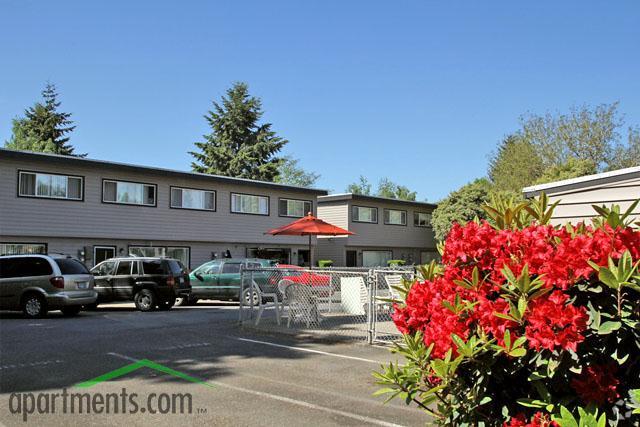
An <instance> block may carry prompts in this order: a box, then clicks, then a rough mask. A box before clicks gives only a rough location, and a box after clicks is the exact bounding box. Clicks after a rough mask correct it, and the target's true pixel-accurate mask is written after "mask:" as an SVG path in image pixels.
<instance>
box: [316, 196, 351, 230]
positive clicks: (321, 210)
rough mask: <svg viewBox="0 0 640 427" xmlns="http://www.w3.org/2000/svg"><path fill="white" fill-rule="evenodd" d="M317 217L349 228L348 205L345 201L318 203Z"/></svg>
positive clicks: (346, 228)
mask: <svg viewBox="0 0 640 427" xmlns="http://www.w3.org/2000/svg"><path fill="white" fill-rule="evenodd" d="M318 218H320V219H322V220H324V221H327V222H328V223H329V224H333V225H335V226H337V227H340V228H344V229H345V230H349V205H348V204H347V203H345V202H323V203H321V204H319V205H318Z"/></svg>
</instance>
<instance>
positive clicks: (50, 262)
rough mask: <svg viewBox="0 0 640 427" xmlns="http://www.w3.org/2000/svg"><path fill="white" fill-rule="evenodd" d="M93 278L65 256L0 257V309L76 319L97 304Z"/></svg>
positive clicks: (74, 260)
mask: <svg viewBox="0 0 640 427" xmlns="http://www.w3.org/2000/svg"><path fill="white" fill-rule="evenodd" d="M93 283H94V282H93V275H92V274H91V273H89V270H87V267H85V265H84V264H82V263H81V262H80V261H78V260H77V259H74V258H71V257H69V256H65V255H6V256H0V309H4V310H22V311H23V312H24V314H25V316H27V317H32V318H36V317H43V316H45V315H46V314H47V311H49V310H61V311H62V313H63V314H65V315H69V316H72V315H76V314H78V313H79V312H80V310H81V308H82V306H83V305H89V304H93V303H95V302H96V299H97V298H98V294H97V292H96V291H95V290H94V289H93Z"/></svg>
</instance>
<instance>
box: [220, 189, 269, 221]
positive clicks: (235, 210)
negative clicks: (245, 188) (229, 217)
mask: <svg viewBox="0 0 640 427" xmlns="http://www.w3.org/2000/svg"><path fill="white" fill-rule="evenodd" d="M235 196H241V197H243V196H246V197H257V198H258V208H259V207H260V201H259V200H260V199H264V200H266V201H267V205H266V206H267V212H266V213H260V212H244V211H242V210H239V209H238V206H237V204H236V203H234V198H235ZM230 204H231V206H230V209H231V213H234V214H241V215H260V216H269V214H270V206H269V205H270V198H269V196H261V195H259V194H245V193H231V203H230ZM234 207H235V209H234ZM240 208H242V203H240Z"/></svg>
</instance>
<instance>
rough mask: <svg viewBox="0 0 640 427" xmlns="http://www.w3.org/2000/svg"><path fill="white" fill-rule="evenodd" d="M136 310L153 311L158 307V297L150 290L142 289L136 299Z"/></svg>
mask: <svg viewBox="0 0 640 427" xmlns="http://www.w3.org/2000/svg"><path fill="white" fill-rule="evenodd" d="M134 302H135V303H136V308H137V309H138V310H140V311H151V310H153V309H154V308H155V306H156V295H155V294H154V293H153V292H152V291H150V290H149V289H142V290H141V291H140V292H138V293H137V294H136V296H135V298H134Z"/></svg>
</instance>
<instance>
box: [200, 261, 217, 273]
mask: <svg viewBox="0 0 640 427" xmlns="http://www.w3.org/2000/svg"><path fill="white" fill-rule="evenodd" d="M219 271H220V261H210V262H208V263H206V264H203V265H201V266H200V267H198V268H197V269H196V270H195V272H196V273H199V274H218V272H219Z"/></svg>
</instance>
